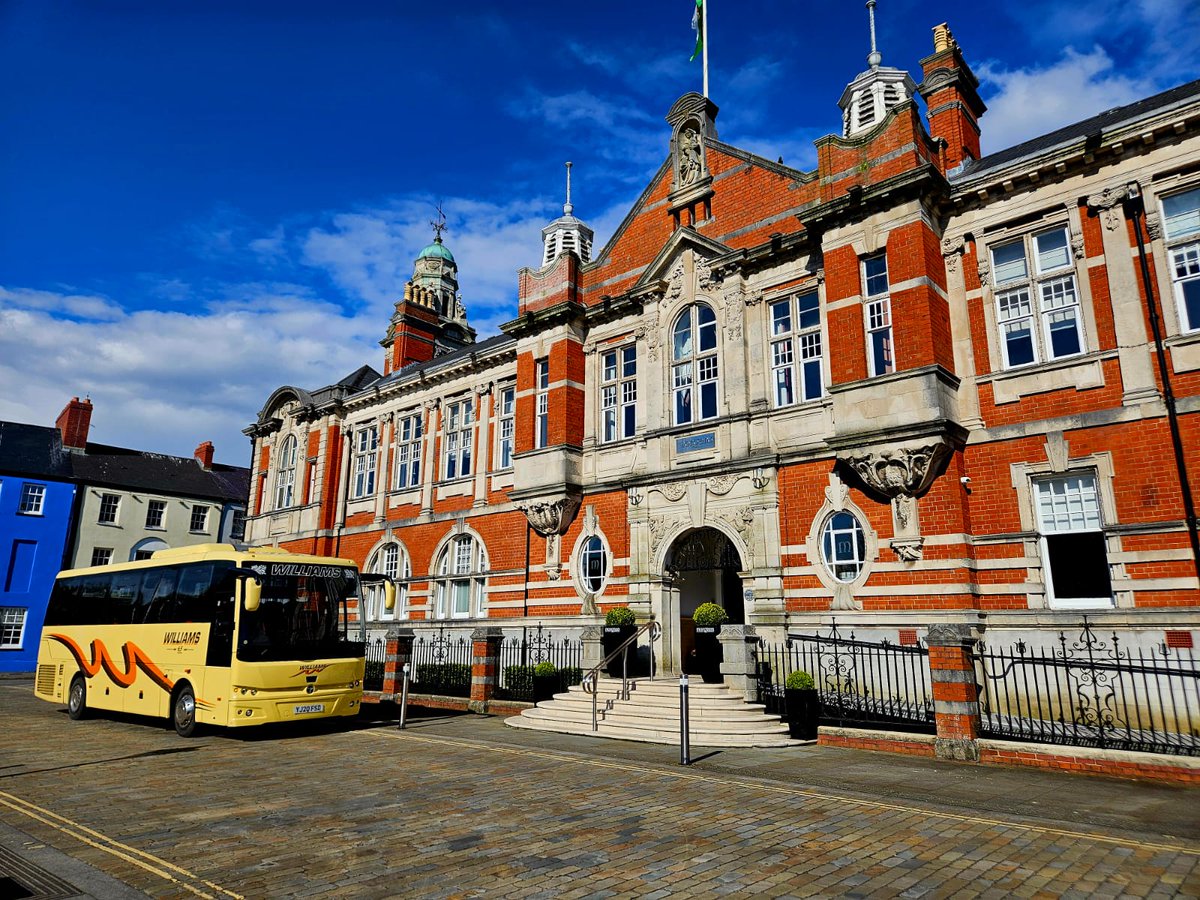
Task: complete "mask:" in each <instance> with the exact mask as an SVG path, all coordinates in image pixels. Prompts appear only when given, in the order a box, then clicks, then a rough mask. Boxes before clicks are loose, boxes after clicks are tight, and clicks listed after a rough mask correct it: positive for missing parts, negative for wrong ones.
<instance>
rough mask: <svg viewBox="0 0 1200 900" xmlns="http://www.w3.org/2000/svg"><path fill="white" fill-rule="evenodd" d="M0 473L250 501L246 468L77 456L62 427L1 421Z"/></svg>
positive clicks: (92, 451) (152, 456)
mask: <svg viewBox="0 0 1200 900" xmlns="http://www.w3.org/2000/svg"><path fill="white" fill-rule="evenodd" d="M0 474H12V475H21V476H24V477H29V478H44V479H46V480H54V481H70V482H75V483H77V484H86V485H94V486H96V487H112V488H117V489H120V490H140V491H147V492H154V493H161V494H170V495H172V496H180V497H195V498H198V499H204V500H215V501H221V502H227V503H244V502H246V498H247V497H249V496H250V470H249V469H247V468H244V467H242V466H226V465H222V464H220V463H214V464H213V467H212V469H211V470H209V471H207V472H206V471H205V470H204V469H202V468H200V464H199V463H198V462H197V461H196V460H195V459H193V458H190V457H187V458H185V457H179V456H165V455H163V454H161V453H150V452H148V451H145V450H129V449H126V448H124V447H110V446H107V445H105V444H92V443H89V444H88V445H87V450H86V451H85V452H84V453H72V452H70V451H67V450H64V449H63V446H62V436H61V433H60V432H59V430H58V429H57V428H49V427H46V426H42V425H24V424H22V423H20V422H0Z"/></svg>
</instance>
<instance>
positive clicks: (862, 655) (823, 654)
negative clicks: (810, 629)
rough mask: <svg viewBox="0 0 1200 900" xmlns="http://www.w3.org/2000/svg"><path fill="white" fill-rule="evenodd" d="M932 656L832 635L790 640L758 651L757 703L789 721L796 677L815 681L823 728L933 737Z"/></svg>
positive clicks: (922, 651) (832, 629)
mask: <svg viewBox="0 0 1200 900" xmlns="http://www.w3.org/2000/svg"><path fill="white" fill-rule="evenodd" d="M928 656H929V651H928V650H927V649H926V648H925V647H924V646H922V645H920V644H917V645H916V646H902V645H899V644H893V643H891V642H889V641H886V640H885V641H860V640H857V639H855V636H854V633H853V632H851V633H850V634H849V636H845V637H844V636H843V635H842V634H841V632H840V631H839V630H838V626H837V623H836V622H834V623H832V624H831V625H830V629H829V633H828V634H824V635H821V634H789V635H788V639H787V643H786V644H784V645H782V646H780V645H765V644H763V645H760V646H759V647H758V674H759V678H758V685H759V689H758V697H759V702H760V703H763V704H765V705H766V708H767V712H769V713H772V714H775V715H786V714H787V708H786V695H785V693H784V686H785V684H786V682H787V677H788V675H789V674H791V673H792V672H793V671H796V670H801V671H804V672H807V673H808V674H809V675H811V676H812V678H813V681H814V683H815V687H816V689H817V692H818V695H819V697H820V701H821V724H823V725H840V726H846V727H860V728H863V727H865V728H871V727H881V726H886V727H888V728H889V729H892V730H904V731H920V732H927V733H929V734H932V733H934V731H935V727H934V719H933V691H932V688H931V686H930V676H929V663H928Z"/></svg>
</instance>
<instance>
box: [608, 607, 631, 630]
mask: <svg viewBox="0 0 1200 900" xmlns="http://www.w3.org/2000/svg"><path fill="white" fill-rule="evenodd" d="M604 624H605V625H613V626H621V625H636V624H637V616H635V615H634V614H633V610H632V609H630V608H629V607H628V606H614V607H613V608H612V609H610V610H609V611H608V612H606V613H605V614H604Z"/></svg>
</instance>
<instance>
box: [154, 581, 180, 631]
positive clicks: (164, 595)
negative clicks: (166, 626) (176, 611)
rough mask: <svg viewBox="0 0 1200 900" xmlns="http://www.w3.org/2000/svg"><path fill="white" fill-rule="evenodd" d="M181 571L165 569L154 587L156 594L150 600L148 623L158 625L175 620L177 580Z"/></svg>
mask: <svg viewBox="0 0 1200 900" xmlns="http://www.w3.org/2000/svg"><path fill="white" fill-rule="evenodd" d="M178 577H179V573H178V572H176V570H175V569H163V570H162V572H161V574H160V577H159V579H158V584H156V585H155V587H154V596H153V597H152V599H151V600H150V608H149V609H148V610H147V611H146V624H147V625H157V624H160V623H163V622H173V621H174V619H172V618H171V611H172V607H174V605H175V582H176V580H177V579H178Z"/></svg>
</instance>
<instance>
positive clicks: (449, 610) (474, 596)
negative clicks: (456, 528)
mask: <svg viewBox="0 0 1200 900" xmlns="http://www.w3.org/2000/svg"><path fill="white" fill-rule="evenodd" d="M434 571H435V572H436V573H437V575H436V579H437V586H436V589H435V595H436V604H435V608H434V614H435V615H436V617H437V618H439V619H469V618H471V617H472V616H478V615H481V614H482V613H483V589H484V586H485V585H486V583H487V580H486V579H485V578H484V573H485V572H486V571H487V553H486V552H485V551H484V548H483V545H482V544H481V543H479V542H478V541H476V540H475V538H473V537H472V536H471V535H469V534H460V535H457V536H455V537H454V538H452V539H451V540H450V541H449V542H448V543H447V544H446V546H445V547H443V548H442V552H441V555H440V556H439V557H438V561H437V565H436V566H435V567H434Z"/></svg>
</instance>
